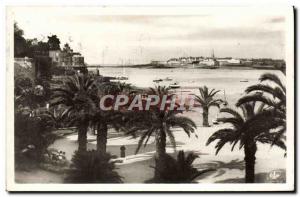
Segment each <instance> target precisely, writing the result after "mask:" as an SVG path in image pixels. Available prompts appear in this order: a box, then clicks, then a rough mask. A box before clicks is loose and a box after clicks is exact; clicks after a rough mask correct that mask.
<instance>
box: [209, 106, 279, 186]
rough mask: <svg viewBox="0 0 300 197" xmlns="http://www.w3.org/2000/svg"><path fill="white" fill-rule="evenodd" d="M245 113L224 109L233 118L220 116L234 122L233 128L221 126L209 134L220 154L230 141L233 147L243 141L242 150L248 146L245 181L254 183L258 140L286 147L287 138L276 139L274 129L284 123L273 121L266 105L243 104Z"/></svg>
mask: <svg viewBox="0 0 300 197" xmlns="http://www.w3.org/2000/svg"><path fill="white" fill-rule="evenodd" d="M239 108H240V109H241V110H242V112H243V113H242V114H240V113H239V112H238V111H235V110H233V109H230V108H224V109H221V112H223V113H227V114H230V117H225V118H219V119H218V121H220V122H223V123H229V124H231V126H230V127H227V128H223V129H220V130H218V131H216V132H215V133H214V134H213V135H212V136H210V137H209V139H208V141H207V145H209V144H210V143H212V142H213V141H216V140H217V141H218V142H217V143H216V146H215V148H216V154H218V153H219V151H220V150H221V149H222V148H223V146H224V145H225V144H226V143H229V144H231V145H232V149H231V150H233V149H234V147H235V146H236V144H237V143H238V142H239V149H242V148H244V154H245V158H244V161H245V168H246V170H245V181H246V183H254V180H255V168H254V166H255V159H256V158H255V154H256V151H257V142H260V143H268V144H274V145H276V146H278V147H280V148H283V149H285V144H284V141H282V140H281V139H278V140H275V137H276V133H273V132H271V131H270V129H271V128H276V127H277V126H278V125H279V124H280V123H278V122H275V121H272V112H270V111H269V110H265V109H264V105H263V104H261V105H259V106H257V105H256V102H249V103H245V104H243V105H241V106H240V107H239Z"/></svg>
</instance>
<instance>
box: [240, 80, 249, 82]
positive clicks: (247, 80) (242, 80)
mask: <svg viewBox="0 0 300 197" xmlns="http://www.w3.org/2000/svg"><path fill="white" fill-rule="evenodd" d="M240 82H248V79H244V80H240Z"/></svg>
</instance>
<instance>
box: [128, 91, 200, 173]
mask: <svg viewBox="0 0 300 197" xmlns="http://www.w3.org/2000/svg"><path fill="white" fill-rule="evenodd" d="M148 95H157V96H159V97H160V98H161V99H162V97H163V95H169V96H170V93H169V89H168V88H166V87H160V86H158V87H156V88H155V89H154V88H150V90H149V91H148ZM178 113H180V111H178V110H168V108H167V107H166V108H165V109H160V106H153V107H152V108H150V110H148V111H135V112H133V113H130V114H129V121H127V128H129V131H128V132H127V134H136V133H137V132H138V131H139V132H141V133H142V134H141V137H140V140H139V142H138V147H137V149H136V153H137V152H138V151H139V149H140V148H141V146H142V145H143V144H144V146H146V145H147V143H148V140H149V139H150V137H151V136H152V135H155V143H156V161H157V162H156V167H157V168H158V169H160V165H161V163H162V162H160V161H161V160H162V157H163V156H164V155H165V154H166V138H167V137H169V139H170V142H171V144H172V145H173V148H174V149H175V147H176V141H175V137H174V135H173V133H172V128H174V127H179V128H182V129H183V130H184V132H185V133H186V134H187V135H188V136H190V135H191V133H194V131H195V129H196V124H195V123H194V122H193V121H192V120H191V119H189V118H187V117H184V116H178V115H177V114H178ZM162 165H163V164H162ZM156 174H157V173H156Z"/></svg>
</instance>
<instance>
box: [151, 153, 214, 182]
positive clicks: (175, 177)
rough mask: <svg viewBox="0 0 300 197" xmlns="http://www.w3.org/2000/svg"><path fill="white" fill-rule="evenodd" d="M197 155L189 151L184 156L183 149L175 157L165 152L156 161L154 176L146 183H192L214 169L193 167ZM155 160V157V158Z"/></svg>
mask: <svg viewBox="0 0 300 197" xmlns="http://www.w3.org/2000/svg"><path fill="white" fill-rule="evenodd" d="M197 157H198V156H197V155H195V154H194V153H189V154H188V155H187V156H185V153H184V151H179V153H178V155H177V159H174V158H173V157H172V156H170V155H168V154H165V156H164V157H162V158H161V160H160V161H156V162H155V163H156V164H159V165H157V166H155V176H154V178H153V179H150V180H148V181H146V182H147V183H192V182H194V181H195V179H196V178H198V177H199V176H201V175H203V174H204V173H206V172H210V171H214V169H204V170H198V169H197V168H194V167H193V165H192V164H193V162H194V161H195V159H196V158H197ZM156 160H157V158H156Z"/></svg>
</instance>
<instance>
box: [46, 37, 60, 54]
mask: <svg viewBox="0 0 300 197" xmlns="http://www.w3.org/2000/svg"><path fill="white" fill-rule="evenodd" d="M47 43H48V45H49V49H50V50H60V40H59V38H58V37H57V36H56V35H52V36H48V42H47Z"/></svg>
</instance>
